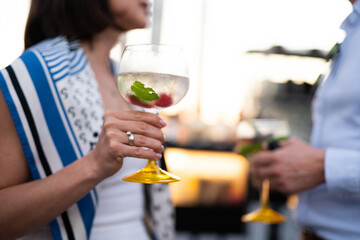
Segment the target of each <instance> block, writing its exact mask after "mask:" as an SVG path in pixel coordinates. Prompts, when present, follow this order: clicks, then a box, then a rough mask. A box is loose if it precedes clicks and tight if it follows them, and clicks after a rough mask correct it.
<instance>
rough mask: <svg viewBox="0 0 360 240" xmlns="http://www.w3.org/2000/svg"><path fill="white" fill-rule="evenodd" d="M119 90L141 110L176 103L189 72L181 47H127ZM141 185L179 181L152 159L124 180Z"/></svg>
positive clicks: (158, 109)
mask: <svg viewBox="0 0 360 240" xmlns="http://www.w3.org/2000/svg"><path fill="white" fill-rule="evenodd" d="M118 88H119V91H120V94H121V95H122V97H123V98H124V99H125V100H126V101H128V102H129V103H131V104H132V105H134V106H136V107H138V108H141V109H142V110H143V111H146V112H152V113H159V112H160V110H161V109H162V108H165V107H170V106H172V105H174V104H177V103H178V102H179V101H180V100H181V99H182V98H183V97H184V96H185V95H186V93H187V91H188V89H189V73H188V67H187V63H186V58H185V55H184V53H183V51H182V49H181V48H179V47H176V46H170V45H153V44H145V45H129V46H126V47H125V49H124V51H123V54H122V56H121V60H120V74H119V75H118ZM123 180H125V181H129V182H140V183H169V182H175V181H179V180H180V178H179V177H177V176H175V175H173V174H170V173H168V172H166V171H165V170H162V169H161V168H160V167H159V166H158V165H157V163H156V161H155V160H150V159H149V160H148V163H147V165H146V167H145V168H143V169H141V170H140V171H138V172H136V173H134V174H131V175H129V176H127V177H124V178H123Z"/></svg>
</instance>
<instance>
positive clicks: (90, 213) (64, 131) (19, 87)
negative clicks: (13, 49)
mask: <svg viewBox="0 0 360 240" xmlns="http://www.w3.org/2000/svg"><path fill="white" fill-rule="evenodd" d="M86 65H87V61H86V57H85V54H84V53H83V51H82V50H81V49H79V50H76V51H70V50H69V43H68V42H67V41H66V40H65V39H64V38H56V39H53V40H49V41H45V42H44V43H42V44H41V45H38V46H36V47H34V48H32V49H30V50H28V51H26V52H25V53H24V54H23V55H22V56H21V57H20V58H18V59H17V60H16V61H15V62H14V63H13V64H11V65H10V66H9V67H7V68H6V69H3V70H1V74H0V87H1V90H2V92H3V95H4V97H5V100H6V102H7V104H8V106H9V110H10V113H11V114H12V117H13V119H14V123H15V126H16V129H17V131H18V133H19V137H20V140H21V143H22V145H23V149H24V153H25V156H26V158H27V161H28V165H29V167H30V169H31V173H32V176H33V178H34V179H40V178H46V177H47V176H49V175H51V174H53V173H55V172H57V171H59V170H61V169H62V168H63V167H64V166H66V165H68V164H70V163H72V162H73V161H75V160H76V159H78V158H80V157H82V156H83V155H84V153H86V152H87V150H86V149H81V147H80V144H79V143H78V139H77V136H76V135H75V134H74V130H73V127H72V124H71V123H70V120H69V117H68V116H67V112H66V111H65V108H64V105H63V102H62V99H61V97H60V94H59V91H58V89H57V86H56V83H57V82H58V81H60V80H62V79H66V78H67V77H69V76H72V75H74V74H77V73H79V72H80V71H81V70H82V69H84V68H85V67H86ZM96 201H97V200H96V191H95V189H94V190H93V191H91V193H89V194H88V195H86V196H85V197H84V198H82V199H81V200H80V201H79V202H78V203H77V204H74V205H73V206H71V207H70V208H69V209H68V210H67V211H66V212H64V213H63V214H62V215H61V216H58V217H57V218H56V219H55V220H54V221H53V222H52V223H51V226H52V230H53V236H54V239H55V240H60V239H63V240H67V239H88V238H89V234H90V229H91V224H92V220H93V217H94V214H95V210H96Z"/></svg>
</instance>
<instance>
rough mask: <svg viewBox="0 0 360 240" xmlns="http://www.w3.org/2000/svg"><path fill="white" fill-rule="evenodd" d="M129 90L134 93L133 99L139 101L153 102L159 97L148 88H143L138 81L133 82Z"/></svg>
mask: <svg viewBox="0 0 360 240" xmlns="http://www.w3.org/2000/svg"><path fill="white" fill-rule="evenodd" d="M131 90H132V91H133V92H134V94H135V97H136V98H137V99H139V100H142V101H143V100H145V101H153V100H157V99H159V95H157V93H156V92H155V91H154V89H152V88H150V87H145V85H144V84H143V83H141V82H139V81H135V82H134V83H133V85H131Z"/></svg>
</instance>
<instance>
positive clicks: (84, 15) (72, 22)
mask: <svg viewBox="0 0 360 240" xmlns="http://www.w3.org/2000/svg"><path fill="white" fill-rule="evenodd" d="M109 26H115V24H114V20H113V18H112V16H111V14H110V11H109V7H108V1H107V0H32V1H31V6H30V11H29V15H28V19H27V23H26V28H25V37H24V42H25V49H27V48H29V47H31V46H32V45H35V44H36V43H38V42H40V41H42V40H44V39H48V38H53V37H56V36H59V35H63V36H66V37H68V38H76V39H79V40H91V38H92V37H93V35H94V34H96V33H99V32H101V31H102V30H104V29H105V28H107V27H109Z"/></svg>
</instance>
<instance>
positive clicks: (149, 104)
mask: <svg viewBox="0 0 360 240" xmlns="http://www.w3.org/2000/svg"><path fill="white" fill-rule="evenodd" d="M128 98H129V101H130V102H131V104H134V105H136V106H139V107H143V108H153V107H154V104H153V102H152V101H150V102H145V101H140V99H138V98H136V97H135V96H134V95H128Z"/></svg>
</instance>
